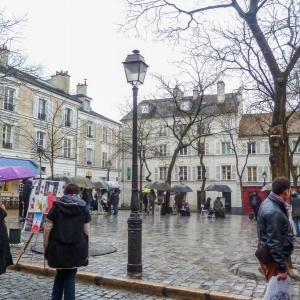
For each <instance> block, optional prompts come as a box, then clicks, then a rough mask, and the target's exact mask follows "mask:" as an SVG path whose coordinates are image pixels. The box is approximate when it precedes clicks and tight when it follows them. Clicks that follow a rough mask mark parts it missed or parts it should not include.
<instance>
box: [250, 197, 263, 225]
mask: <svg viewBox="0 0 300 300" xmlns="http://www.w3.org/2000/svg"><path fill="white" fill-rule="evenodd" d="M261 203H262V199H261V197H260V196H259V195H258V193H257V191H254V192H253V196H252V200H251V208H252V209H253V211H254V220H257V214H258V211H259V208H260V205H261Z"/></svg>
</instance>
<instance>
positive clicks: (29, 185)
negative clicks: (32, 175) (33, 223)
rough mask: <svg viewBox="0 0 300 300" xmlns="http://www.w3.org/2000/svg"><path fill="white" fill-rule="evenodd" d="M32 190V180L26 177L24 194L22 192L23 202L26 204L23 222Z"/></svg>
mask: <svg viewBox="0 0 300 300" xmlns="http://www.w3.org/2000/svg"><path fill="white" fill-rule="evenodd" d="M31 190H32V181H31V180H29V179H25V181H24V185H23V194H22V204H23V205H24V210H23V218H22V220H21V222H25V220H26V217H27V211H28V205H29V200H30V194H31Z"/></svg>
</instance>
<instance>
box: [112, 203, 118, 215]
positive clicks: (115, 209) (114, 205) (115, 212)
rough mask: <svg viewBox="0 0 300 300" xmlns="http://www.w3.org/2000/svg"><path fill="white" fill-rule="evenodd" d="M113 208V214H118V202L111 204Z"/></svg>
mask: <svg viewBox="0 0 300 300" xmlns="http://www.w3.org/2000/svg"><path fill="white" fill-rule="evenodd" d="M113 208H114V215H117V214H118V210H119V208H118V204H113Z"/></svg>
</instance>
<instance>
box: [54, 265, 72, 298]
mask: <svg viewBox="0 0 300 300" xmlns="http://www.w3.org/2000/svg"><path fill="white" fill-rule="evenodd" d="M76 273H77V269H76V268H75V269H57V270H56V276H55V279H54V284H53V289H52V297H51V300H61V299H62V298H63V295H64V299H65V300H75V277H76Z"/></svg>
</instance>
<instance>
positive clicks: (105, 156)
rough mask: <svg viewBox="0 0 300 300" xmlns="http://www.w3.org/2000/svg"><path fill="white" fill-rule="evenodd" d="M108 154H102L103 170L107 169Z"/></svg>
mask: <svg viewBox="0 0 300 300" xmlns="http://www.w3.org/2000/svg"><path fill="white" fill-rule="evenodd" d="M106 162H107V152H102V168H104V169H105V168H106Z"/></svg>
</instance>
